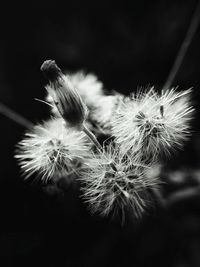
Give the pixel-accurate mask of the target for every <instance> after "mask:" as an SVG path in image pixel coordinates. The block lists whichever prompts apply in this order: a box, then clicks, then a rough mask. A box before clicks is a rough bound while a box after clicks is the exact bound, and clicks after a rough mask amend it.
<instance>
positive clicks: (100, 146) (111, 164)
mask: <svg viewBox="0 0 200 267" xmlns="http://www.w3.org/2000/svg"><path fill="white" fill-rule="evenodd" d="M83 132H84V133H85V134H86V135H87V136H88V137H89V139H90V140H91V141H92V142H93V144H94V145H95V146H96V148H97V149H98V150H99V151H100V152H101V153H103V152H104V149H103V147H102V145H101V144H100V143H99V141H98V140H97V138H96V136H95V135H94V134H93V133H92V132H91V131H90V130H89V129H88V128H87V126H86V125H85V124H83ZM110 166H111V168H112V169H113V171H115V172H116V171H117V168H116V166H115V165H114V163H113V162H111V163H110Z"/></svg>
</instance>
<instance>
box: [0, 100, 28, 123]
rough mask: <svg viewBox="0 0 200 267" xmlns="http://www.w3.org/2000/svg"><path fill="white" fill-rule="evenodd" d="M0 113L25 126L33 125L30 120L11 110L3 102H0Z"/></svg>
mask: <svg viewBox="0 0 200 267" xmlns="http://www.w3.org/2000/svg"><path fill="white" fill-rule="evenodd" d="M0 113H1V114H3V115H4V116H5V117H7V118H9V119H11V120H12V121H14V122H16V123H17V124H19V125H21V126H23V127H25V128H32V127H33V123H32V122H30V121H29V120H27V119H26V118H24V117H23V116H21V115H20V114H18V113H17V112H15V111H13V110H12V109H10V108H9V107H7V106H6V105H4V104H3V103H0Z"/></svg>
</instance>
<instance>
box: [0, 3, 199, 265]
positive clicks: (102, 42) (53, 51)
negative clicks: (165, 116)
mask: <svg viewBox="0 0 200 267" xmlns="http://www.w3.org/2000/svg"><path fill="white" fill-rule="evenodd" d="M197 2H198V1H196V0H190V1H181V0H173V1H167V0H155V1H148V0H140V1H139V0H138V1H123V2H121V3H119V4H118V3H117V1H87V0H85V1H78V0H77V1H65V5H59V4H57V3H56V2H53V3H52V4H51V3H50V2H49V3H48V2H47V3H44V2H43V3H42V2H41V3H40V4H37V3H36V2H34V3H27V4H24V5H19V3H17V4H16V5H15V4H12V5H11V3H10V2H7V5H5V4H4V6H3V7H2V8H1V11H0V13H1V15H0V29H1V35H0V101H1V103H3V104H5V105H7V106H9V107H10V108H12V109H13V110H15V111H16V112H18V113H19V114H21V115H23V116H24V117H26V118H27V119H28V120H30V121H32V122H33V123H36V122H41V121H42V120H44V119H46V118H48V116H49V110H48V108H47V106H46V105H44V104H42V103H40V102H37V101H35V100H34V98H39V99H44V97H45V90H44V85H45V82H46V81H45V80H44V78H43V76H42V73H41V72H40V66H41V64H42V62H43V61H44V60H46V59H55V60H56V62H57V63H58V65H60V67H61V68H62V69H65V70H66V71H70V72H74V71H78V70H84V71H86V72H92V73H94V74H96V75H97V77H98V78H99V80H101V81H102V82H103V83H104V85H105V88H106V89H107V90H112V89H115V90H117V91H119V92H121V93H124V94H128V93H130V92H132V91H136V90H137V88H138V87H141V86H142V87H146V86H148V85H155V86H156V88H158V90H159V89H160V88H162V85H163V84H164V82H165V80H166V78H167V76H168V73H169V71H170V69H171V67H172V64H173V62H174V59H175V57H176V55H177V52H178V50H179V48H180V45H181V43H182V41H183V39H184V37H185V34H186V31H187V29H188V27H189V24H190V21H191V17H192V15H193V13H194V10H195V8H196V6H197ZM199 47H200V27H199V28H198V30H197V32H196V34H195V36H194V38H193V40H192V43H191V45H190V47H189V49H188V51H187V54H186V56H185V58H184V61H183V64H182V65H181V68H180V69H179V72H178V74H177V76H176V79H175V81H174V83H173V85H174V86H177V85H178V86H179V89H181V90H184V89H187V88H189V87H193V105H194V106H195V108H196V113H195V118H194V120H193V125H192V127H193V134H192V138H191V140H190V141H189V142H188V143H187V144H186V145H185V147H184V150H183V151H179V152H178V153H176V154H175V155H174V156H173V157H172V158H171V159H169V160H167V161H165V162H164V163H165V168H164V169H163V170H162V173H161V175H162V176H163V177H162V178H163V179H164V180H165V182H166V184H164V186H163V194H164V196H166V197H169V196H170V195H171V194H174V193H176V191H177V190H180V189H183V190H187V189H188V188H189V189H190V188H195V189H196V188H197V189H198V186H199V184H200V164H199V156H200V138H199V117H200V113H199V107H198V106H199V101H200V91H199V87H200V49H199ZM0 121H1V131H0V137H1V138H0V149H1V153H0V162H1V175H0V176H1V178H0V214H1V219H0V222H1V234H0V264H1V266H2V267H4V266H40V265H43V266H49V267H51V266H87V267H89V266H101V267H102V266H145V267H147V266H154V267H155V266H162V267H163V266H167V267H170V266H174V267H186V266H190V267H192V266H195V267H196V266H197V267H199V266H200V253H199V251H200V193H199V191H198V190H196V191H195V193H196V194H194V195H192V197H191V196H189V197H186V198H184V199H181V201H178V202H176V201H175V202H173V201H172V203H171V204H170V205H169V206H168V207H167V208H162V207H160V206H159V205H156V207H155V208H154V209H153V210H151V211H150V212H149V214H147V215H146V216H144V218H143V219H142V220H138V221H132V220H130V221H129V219H128V220H127V222H126V224H125V225H124V226H122V225H121V224H120V223H119V222H118V221H112V220H109V219H102V218H99V217H98V216H91V215H90V214H89V212H88V210H87V208H86V206H85V205H84V204H83V203H82V202H81V201H80V200H79V197H78V195H79V192H77V190H76V189H75V188H73V186H72V187H70V188H69V189H68V190H67V191H66V193H65V194H64V195H62V196H59V195H55V194H47V192H46V191H45V190H44V189H43V188H42V187H41V186H37V185H31V184H30V183H29V182H24V181H23V179H22V178H21V176H20V169H19V167H18V166H17V164H16V161H15V159H14V158H13V155H14V150H15V145H16V144H17V142H18V141H19V140H21V138H22V136H23V133H24V130H25V129H24V128H23V127H22V126H20V125H18V124H16V123H15V122H13V121H11V120H9V119H8V118H6V117H5V116H3V115H2V114H0ZM187 192H188V191H186V194H187Z"/></svg>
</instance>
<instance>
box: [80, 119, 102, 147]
mask: <svg viewBox="0 0 200 267" xmlns="http://www.w3.org/2000/svg"><path fill="white" fill-rule="evenodd" d="M83 132H84V133H85V134H86V135H87V136H88V137H89V139H90V140H91V141H92V142H93V144H94V145H95V146H96V148H97V149H98V150H100V151H101V152H103V147H102V145H101V144H100V143H99V141H98V140H97V138H96V136H95V135H94V134H93V133H92V132H91V131H90V130H89V129H88V128H87V126H86V125H85V124H83Z"/></svg>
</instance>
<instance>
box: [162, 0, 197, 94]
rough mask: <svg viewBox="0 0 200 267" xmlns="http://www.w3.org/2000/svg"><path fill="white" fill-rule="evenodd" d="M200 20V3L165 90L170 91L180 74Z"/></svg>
mask: <svg viewBox="0 0 200 267" xmlns="http://www.w3.org/2000/svg"><path fill="white" fill-rule="evenodd" d="M199 20H200V1H199V2H198V3H197V8H196V9H195V12H194V15H193V16H192V19H191V22H190V26H189V28H188V30H187V33H186V36H185V39H184V40H183V42H182V45H181V47H180V50H179V52H178V54H177V56H176V59H175V61H174V64H173V66H172V68H171V71H170V73H169V75H168V77H167V79H166V82H165V84H164V86H163V90H166V89H169V88H170V87H171V86H172V83H173V81H174V79H175V76H176V74H177V73H178V71H179V69H180V66H181V63H182V62H183V59H184V57H185V54H186V52H187V50H188V47H189V45H190V43H191V41H192V38H193V37H194V35H195V32H196V30H197V28H198V25H199Z"/></svg>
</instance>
